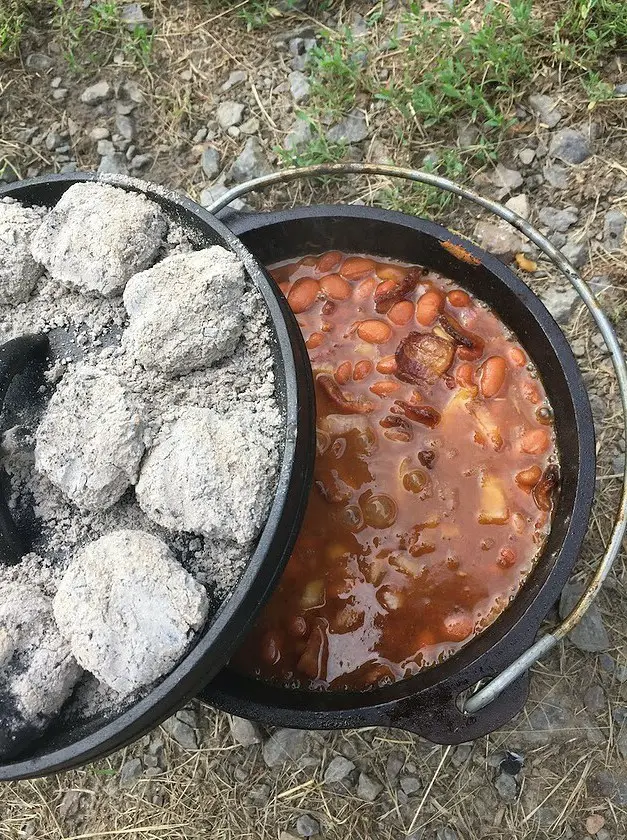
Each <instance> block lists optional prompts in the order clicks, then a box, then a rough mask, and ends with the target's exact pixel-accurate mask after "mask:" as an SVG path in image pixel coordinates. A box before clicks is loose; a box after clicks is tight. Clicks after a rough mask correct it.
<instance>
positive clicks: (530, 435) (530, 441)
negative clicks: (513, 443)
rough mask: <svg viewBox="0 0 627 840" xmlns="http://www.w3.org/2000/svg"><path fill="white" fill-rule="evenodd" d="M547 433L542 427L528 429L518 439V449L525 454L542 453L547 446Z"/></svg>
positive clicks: (548, 440)
mask: <svg viewBox="0 0 627 840" xmlns="http://www.w3.org/2000/svg"><path fill="white" fill-rule="evenodd" d="M549 443H550V439H549V435H548V433H547V432H546V431H545V430H544V429H530V430H529V431H527V432H525V433H524V434H523V436H522V437H521V439H520V449H521V451H522V452H526V453H527V455H542V454H543V453H544V452H546V450H547V449H548V448H549Z"/></svg>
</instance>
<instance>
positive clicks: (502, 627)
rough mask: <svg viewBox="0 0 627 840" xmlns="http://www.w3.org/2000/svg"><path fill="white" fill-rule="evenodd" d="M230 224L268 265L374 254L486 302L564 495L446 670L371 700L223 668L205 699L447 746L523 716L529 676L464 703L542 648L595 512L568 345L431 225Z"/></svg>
mask: <svg viewBox="0 0 627 840" xmlns="http://www.w3.org/2000/svg"><path fill="white" fill-rule="evenodd" d="M229 224H230V226H231V229H232V230H233V232H234V233H236V234H237V236H238V237H240V238H241V239H242V241H243V243H244V244H245V245H246V247H247V248H249V249H250V250H251V251H252V252H253V253H254V254H255V256H256V257H257V259H258V260H260V262H262V263H264V264H265V265H269V264H271V263H274V262H276V261H279V260H283V259H288V258H292V257H297V256H303V255H305V254H310V253H314V254H315V253H320V252H323V251H326V250H331V249H333V250H336V249H337V250H340V251H346V252H353V253H355V252H356V253H366V254H373V255H377V256H380V257H382V258H392V259H398V260H405V261H407V262H411V263H420V264H423V265H426V266H428V267H429V268H431V269H435V270H436V271H439V272H441V273H442V274H443V275H445V276H446V277H450V278H451V279H453V280H455V282H456V283H459V285H460V286H462V287H463V288H466V289H468V290H469V291H470V292H472V293H474V294H476V295H477V297H479V298H480V299H481V300H484V301H486V302H487V303H488V304H489V305H490V306H491V307H492V308H493V309H494V311H495V312H496V313H498V314H499V316H500V317H501V318H502V319H503V321H504V322H505V323H506V324H507V325H508V326H509V327H510V328H511V329H512V330H513V331H514V332H515V333H516V335H517V336H518V338H519V340H520V342H521V343H522V345H523V346H524V347H525V348H526V350H527V351H528V353H529V355H530V357H531V358H532V359H533V361H534V363H535V364H536V366H537V369H538V371H539V372H540V376H541V378H542V381H543V383H544V386H545V388H546V391H547V394H548V397H549V399H550V402H551V404H552V406H553V409H554V412H555V428H556V433H557V440H558V446H559V451H560V459H561V470H562V487H561V494H560V497H559V501H558V503H557V509H556V511H555V519H554V523H553V527H552V530H551V533H550V536H549V538H548V540H547V543H546V546H545V548H544V551H543V553H542V556H541V557H540V559H539V560H538V563H537V565H536V567H535V569H534V571H533V572H532V574H531V575H530V577H529V578H528V580H527V582H526V583H525V585H524V587H523V588H522V589H521V591H520V593H519V594H518V596H517V597H516V599H515V600H514V601H513V602H512V604H511V605H510V606H509V607H508V609H507V610H505V612H504V613H503V614H502V615H501V616H500V617H499V618H498V619H497V621H495V622H494V624H492V625H491V626H490V627H489V628H488V629H487V630H486V631H485V632H483V633H482V634H481V635H479V636H477V637H476V638H475V639H474V640H472V641H471V642H470V643H469V644H468V645H466V646H465V647H464V648H462V650H461V651H459V652H458V653H457V654H455V655H454V656H453V657H452V658H450V659H448V660H447V661H446V662H444V663H442V664H440V665H437V666H434V667H432V668H430V669H428V670H425V671H424V672H422V673H420V674H417V675H416V676H413V677H410V678H409V679H406V680H403V681H401V682H398V683H396V684H395V685H392V686H388V687H385V688H378V689H374V690H370V691H365V692H320V691H307V690H291V689H284V688H280V687H277V686H275V685H270V684H268V683H265V682H262V681H260V680H256V679H253V678H249V677H245V676H242V675H240V674H238V673H235V672H234V671H233V670H231V669H230V668H226V669H225V670H223V671H221V672H220V674H219V675H218V676H217V677H216V678H215V679H214V680H213V682H212V683H210V684H209V685H208V687H207V688H206V689H205V690H204V692H203V693H202V695H201V696H202V698H203V699H204V700H206V701H207V702H208V703H210V704H212V705H213V706H217V707H218V708H220V709H224V710H226V711H228V712H231V713H233V714H236V715H240V716H242V717H245V718H250V719H252V720H258V721H261V722H263V723H267V724H273V725H279V726H288V727H297V728H303V729H340V728H348V727H362V726H373V725H380V726H393V727H398V728H400V729H406V730H409V731H411V732H416V733H418V734H420V735H422V736H424V737H425V738H428V739H429V740H431V741H434V742H436V743H441V744H457V743H461V742H463V741H469V740H471V739H473V738H478V737H480V736H482V735H485V734H486V733H488V732H491V731H493V730H494V729H496V728H498V727H499V726H502V725H503V724H504V723H506V722H507V721H509V720H510V719H511V718H512V717H513V716H514V715H515V714H516V713H518V712H519V711H520V710H521V709H522V708H523V706H524V703H525V701H526V699H527V696H528V691H529V675H528V674H525V675H524V676H523V677H521V678H520V679H518V680H517V681H516V682H515V683H513V684H512V685H511V686H510V687H509V688H508V689H507V690H506V691H504V692H503V693H502V694H501V696H500V697H499V698H498V699H497V700H496V701H494V702H493V703H491V704H490V705H488V706H486V707H484V708H483V709H481V710H480V711H479V712H477V713H476V714H467V713H464V712H463V711H462V703H463V694H464V692H467V691H468V690H469V689H471V688H472V687H473V686H475V684H476V683H477V682H478V681H479V680H482V679H484V678H486V677H492V676H495V675H497V674H498V673H499V672H500V671H501V670H502V669H503V668H504V667H505V666H506V665H508V664H509V663H510V662H512V661H513V660H514V659H515V658H516V657H517V656H519V655H520V654H521V653H522V652H524V650H525V649H526V648H527V647H529V645H530V644H531V643H532V642H533V641H534V638H535V636H536V633H537V632H538V629H539V627H540V624H541V622H542V620H543V619H544V617H545V616H546V614H547V612H548V610H549V609H550V607H551V606H552V605H553V604H554V603H555V601H556V600H557V599H558V597H559V594H560V592H561V590H562V587H563V586H564V584H565V583H566V580H567V578H568V576H569V573H570V571H571V570H572V568H573V565H574V563H575V561H576V559H577V555H578V553H579V550H580V547H581V543H582V540H583V537H584V534H585V533H586V530H587V526H588V518H589V515H590V508H591V505H592V498H593V493H594V480H595V447H594V426H593V423H592V415H591V412H590V405H589V402H588V398H587V394H586V391H585V388H584V385H583V382H582V380H581V376H580V373H579V370H578V367H577V364H576V362H575V359H574V357H573V354H572V352H571V350H570V347H569V345H568V343H567V342H566V339H565V338H564V336H563V335H562V332H561V331H560V329H559V327H558V326H557V324H556V323H555V322H554V320H553V319H552V318H551V316H550V315H549V313H548V311H547V310H546V308H545V307H544V305H543V304H542V302H541V301H540V300H539V298H538V297H536V295H535V294H533V292H532V291H531V290H530V289H529V288H528V286H526V285H525V284H524V283H523V282H522V281H521V280H520V279H519V278H518V277H517V276H516V275H515V274H514V273H513V272H512V271H511V270H510V269H508V268H507V267H506V266H505V265H503V263H501V262H500V261H499V260H497V259H495V258H494V257H492V256H490V255H489V254H487V253H486V252H485V251H482V250H481V249H479V248H477V247H476V246H475V245H473V244H472V243H470V242H468V241H467V240H465V239H462V238H461V237H459V236H456V235H453V234H451V233H450V232H449V231H447V230H446V229H445V228H443V227H441V226H439V225H436V224H432V223H431V222H427V221H424V220H422V219H416V218H413V217H410V216H406V215H404V214H401V213H392V212H386V211H382V210H376V209H372V208H368V207H343V206H334V207H325V206H317V207H309V208H305V209H294V210H288V211H285V212H277V213H270V214H255V215H249V216H245V215H242V216H238V217H233V216H232V217H231V219H230V222H229ZM444 242H446V243H448V244H451V243H452V244H453V245H461V246H462V247H463V248H464V249H465V250H466V252H469V253H470V254H471V255H472V257H475V258H476V260H475V262H476V261H478V262H479V264H477V265H473V264H471V262H469V261H468V260H467V259H466V260H461V259H458V258H457V257H456V256H453V254H452V253H451V252H450V251H449V250H447V249H446V248H445V247H443V245H442V243H444Z"/></svg>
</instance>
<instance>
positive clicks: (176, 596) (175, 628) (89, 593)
mask: <svg viewBox="0 0 627 840" xmlns="http://www.w3.org/2000/svg"><path fill="white" fill-rule="evenodd" d="M207 612H208V599H207V595H206V593H205V590H204V589H203V587H202V586H201V585H200V584H199V583H197V582H196V581H195V580H194V578H193V577H192V576H191V575H190V574H188V573H187V572H186V571H185V570H184V569H183V567H182V566H181V565H180V564H179V563H178V561H177V560H176V558H175V557H174V555H173V554H172V552H171V551H170V549H169V548H168V546H167V545H166V544H165V543H164V542H163V541H162V540H160V539H159V538H158V537H155V536H153V535H152V534H148V533H144V532H142V531H133V530H119V531H114V532H112V533H110V534H107V535H105V536H103V537H101V538H100V539H98V540H96V541H94V542H92V543H90V544H89V545H87V546H85V548H84V549H83V550H82V551H80V552H79V553H78V554H77V555H76V557H75V558H74V559H73V560H72V562H71V564H70V566H69V567H68V569H67V571H66V573H65V575H64V576H63V579H62V580H61V583H60V584H59V589H58V591H57V594H56V596H55V598H54V615H55V618H56V621H57V624H58V626H59V629H60V631H61V634H62V635H63V636H64V638H66V639H67V640H68V641H69V644H70V647H71V649H72V652H73V653H74V655H75V656H76V658H77V660H78V662H79V663H80V664H81V665H82V666H83V668H85V669H86V670H87V671H90V672H91V673H92V674H94V675H95V676H96V677H97V678H98V679H99V680H101V681H102V682H103V683H105V684H106V685H108V686H109V687H110V688H112V689H114V690H115V691H117V692H118V693H119V694H120V695H122V696H127V695H129V694H131V693H132V692H134V691H137V690H138V689H141V688H144V687H145V686H148V685H149V684H150V683H152V682H154V681H155V680H157V679H159V677H162V676H163V675H164V674H167V673H168V672H169V671H170V670H171V669H172V668H173V667H174V665H176V663H177V662H178V661H179V659H180V658H181V656H182V655H183V654H184V653H185V650H186V649H187V646H188V644H189V642H190V640H191V638H192V636H193V634H194V632H195V631H196V630H199V629H200V628H201V627H202V625H203V624H204V622H205V620H206V618H207Z"/></svg>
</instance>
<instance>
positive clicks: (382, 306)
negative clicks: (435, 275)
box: [374, 268, 423, 314]
mask: <svg viewBox="0 0 627 840" xmlns="http://www.w3.org/2000/svg"><path fill="white" fill-rule="evenodd" d="M422 275H423V271H422V269H419V268H410V269H409V271H408V272H407V274H406V275H405V276H404V277H403V279H402V280H399V281H398V282H394V281H393V280H385V281H384V282H383V283H379V285H378V286H377V289H376V291H375V293H374V305H375V309H376V310H377V312H379V313H381V314H385V313H386V312H388V311H389V310H390V309H391V307H392V306H394V304H395V303H399V302H400V301H402V300H404V299H405V297H406V296H407V295H409V294H410V293H411V292H413V291H414V289H415V288H416V286H417V285H418V283H419V282H420V280H421V279H422Z"/></svg>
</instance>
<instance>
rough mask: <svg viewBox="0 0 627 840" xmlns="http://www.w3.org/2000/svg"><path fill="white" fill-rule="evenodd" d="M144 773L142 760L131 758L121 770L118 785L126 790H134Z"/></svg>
mask: <svg viewBox="0 0 627 840" xmlns="http://www.w3.org/2000/svg"><path fill="white" fill-rule="evenodd" d="M143 773H144V768H143V766H142V763H141V759H139V758H131V759H130V761H126V762H125V763H124V764H123V765H122V768H121V769H120V775H119V777H118V784H119V786H120V787H121V788H122V789H123V790H124V789H126V788H132V787H133V786H134V785H135V782H137V781H138V779H141V777H142V775H143Z"/></svg>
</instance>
